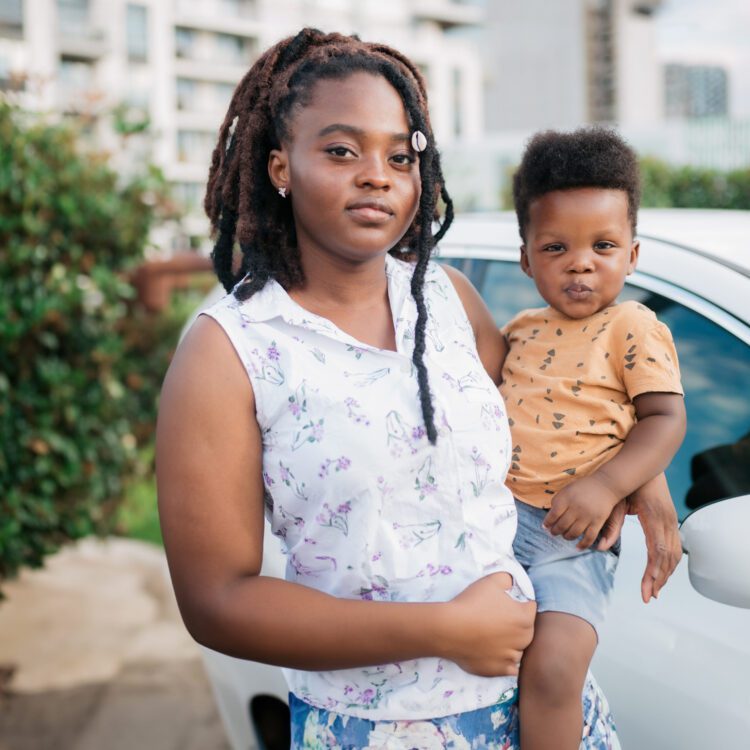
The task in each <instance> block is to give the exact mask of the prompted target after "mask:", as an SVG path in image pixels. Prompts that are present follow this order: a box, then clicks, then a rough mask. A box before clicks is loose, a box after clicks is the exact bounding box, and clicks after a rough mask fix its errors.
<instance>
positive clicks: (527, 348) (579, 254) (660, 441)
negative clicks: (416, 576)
mask: <svg viewBox="0 0 750 750" xmlns="http://www.w3.org/2000/svg"><path fill="white" fill-rule="evenodd" d="M513 193H514V198H515V206H516V213H517V215H518V222H519V229H520V234H521V239H522V241H523V244H522V245H521V268H522V269H523V271H524V272H525V273H526V274H527V275H528V276H530V277H531V278H532V279H533V280H534V282H535V284H536V287H537V289H538V290H539V293H540V294H541V296H542V297H543V298H544V300H545V302H547V304H548V305H549V306H548V307H545V308H540V309H535V310H525V311H523V312H521V313H520V314H519V315H517V316H516V317H515V318H514V319H513V320H512V321H511V322H510V323H508V325H507V326H506V327H505V328H504V329H503V333H504V334H505V338H506V342H507V353H506V357H505V364H504V367H503V383H502V385H501V392H502V394H503V397H504V399H505V402H506V406H507V409H508V416H509V417H510V424H511V431H512V434H513V445H514V449H513V458H512V465H511V469H510V471H509V473H508V480H507V481H508V485H509V487H510V488H511V489H512V490H513V493H514V495H515V497H516V501H517V502H516V505H517V508H518V531H517V535H516V540H515V543H514V549H515V552H516V556H517V557H518V559H519V560H520V562H521V563H522V564H523V565H524V566H525V567H526V568H527V570H528V573H529V575H530V577H531V579H532V581H533V583H534V588H535V590H536V593H537V603H538V614H537V618H536V623H535V635H534V640H533V642H532V644H531V645H530V646H529V648H528V649H527V650H526V652H525V653H524V658H523V661H522V664H521V672H520V682H519V684H520V720H521V746H522V748H523V750H549V748H555V749H556V750H567V749H570V750H573V749H574V748H578V747H579V744H580V742H581V728H582V706H581V691H582V689H583V685H584V680H585V677H586V673H587V670H588V667H589V663H590V661H591V657H592V656H593V653H594V649H595V648H596V644H597V634H598V630H599V627H600V625H601V623H602V621H603V618H604V613H605V610H606V605H607V601H608V598H609V593H610V590H611V588H612V583H613V578H614V572H615V568H616V566H617V554H618V552H619V549H614V548H613V551H606V552H605V551H598V550H596V549H595V548H593V547H592V545H593V544H594V543H595V542H596V540H597V537H598V536H599V533H600V531H601V529H602V526H603V524H604V522H605V521H606V519H607V517H608V516H609V514H610V512H611V511H612V509H613V508H614V506H615V505H616V504H617V503H618V502H619V501H620V500H621V499H623V498H625V497H627V496H628V495H629V494H630V493H631V492H633V491H634V490H635V489H637V488H638V487H640V486H641V485H643V484H645V483H646V482H647V481H649V480H651V479H652V478H653V477H655V476H657V475H658V474H660V473H661V472H662V471H663V470H664V469H665V468H666V467H667V465H668V464H669V462H670V460H671V459H672V457H673V456H674V454H675V453H676V451H677V449H678V448H679V446H680V443H681V442H682V439H683V437H684V433H685V410H684V406H683V399H682V387H681V385H680V376H679V370H678V364H677V355H676V353H675V350H674V345H673V343H672V337H671V335H670V333H669V330H668V329H667V328H666V326H664V325H663V324H662V323H660V322H658V321H657V319H656V316H655V315H654V313H653V312H651V311H650V310H649V309H647V308H646V307H644V306H643V305H641V304H639V303H637V302H623V303H619V304H618V302H617V296H618V294H620V292H621V290H622V288H623V285H624V283H625V277H626V276H628V274H630V273H632V272H633V270H634V269H635V266H636V262H637V260H638V251H639V243H638V241H637V240H636V239H635V228H636V214H637V209H638V198H639V175H638V166H637V160H636V157H635V154H634V153H633V151H632V150H631V149H630V148H629V147H628V146H627V144H625V143H624V142H623V141H622V139H621V138H620V137H619V136H618V135H617V134H615V133H614V132H613V131H610V130H606V129H603V128H584V129H581V130H577V131H575V132H573V133H558V132H552V131H550V132H545V133H540V134H538V135H536V136H535V137H534V138H533V139H532V140H531V142H530V143H529V145H528V147H527V149H526V152H525V154H524V157H523V160H522V162H521V166H520V168H519V169H518V172H517V173H516V175H515V178H514V184H513ZM549 530H552V531H553V532H555V534H556V536H553V535H552V534H551V533H550V531H549Z"/></svg>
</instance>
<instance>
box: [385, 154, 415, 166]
mask: <svg viewBox="0 0 750 750" xmlns="http://www.w3.org/2000/svg"><path fill="white" fill-rule="evenodd" d="M391 159H392V160H393V161H394V162H395V163H396V164H399V165H410V164H414V162H415V161H416V160H417V159H416V157H415V156H412V155H411V154H406V153H404V154H395V155H394V156H392V157H391Z"/></svg>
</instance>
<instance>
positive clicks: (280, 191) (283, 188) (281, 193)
mask: <svg viewBox="0 0 750 750" xmlns="http://www.w3.org/2000/svg"><path fill="white" fill-rule="evenodd" d="M278 192H279V195H280V196H281V197H282V198H286V188H285V187H280V188H279V189H278Z"/></svg>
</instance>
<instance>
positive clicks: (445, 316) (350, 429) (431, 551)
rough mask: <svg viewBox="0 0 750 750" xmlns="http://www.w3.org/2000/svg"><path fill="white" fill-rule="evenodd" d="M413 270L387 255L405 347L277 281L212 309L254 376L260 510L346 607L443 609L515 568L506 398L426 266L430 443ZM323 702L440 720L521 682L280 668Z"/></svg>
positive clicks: (296, 559) (431, 667)
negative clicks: (328, 315) (317, 310)
mask: <svg viewBox="0 0 750 750" xmlns="http://www.w3.org/2000/svg"><path fill="white" fill-rule="evenodd" d="M412 269H413V266H412V265H411V264H409V263H405V262H402V261H399V260H396V259H394V258H392V257H391V256H388V257H387V261H386V275H387V280H388V295H389V300H390V305H391V311H392V314H393V323H394V326H395V331H396V346H397V351H395V352H393V351H386V350H381V349H377V348H375V347H373V346H368V345H367V344H364V343H362V342H360V341H358V340H356V339H354V338H353V337H352V336H350V335H348V334H347V333H344V332H343V331H341V330H340V329H339V328H337V327H336V326H335V325H334V324H333V323H332V322H330V321H329V320H327V319H325V318H322V317H320V316H317V315H315V314H313V313H310V312H308V311H307V310H305V309H303V308H302V307H300V306H299V305H298V304H297V303H295V302H294V301H293V300H292V299H291V298H290V297H289V295H288V294H287V293H286V292H285V291H284V289H283V288H282V287H281V286H280V285H279V284H278V283H276V282H274V281H271V282H269V283H268V284H267V285H266V286H265V287H264V288H263V289H262V290H261V291H260V292H258V293H257V294H255V295H254V296H253V297H251V298H250V299H249V300H247V301H245V302H238V301H237V300H236V299H235V298H234V297H233V296H232V295H228V296H227V297H225V298H224V299H223V300H221V301H220V302H218V303H217V304H216V305H214V306H213V307H211V308H209V309H208V310H206V311H205V313H206V314H208V315H210V316H211V317H212V318H214V319H215V320H216V321H217V322H218V323H219V325H221V326H222V328H223V329H224V331H225V332H226V334H227V336H228V337H229V339H230V340H231V342H232V344H233V345H234V348H235V349H236V351H237V354H238V355H239V358H240V360H241V361H242V363H243V365H244V366H245V369H246V371H247V374H248V377H249V378H250V382H251V383H252V387H253V391H254V393H255V403H256V417H257V420H258V423H259V425H260V428H261V431H262V436H263V478H264V482H265V487H266V513H267V518H268V520H269V522H270V524H271V527H272V529H273V533H274V534H276V535H277V536H279V537H281V539H282V541H283V544H282V546H283V547H284V548H285V551H286V555H287V569H286V577H287V579H288V580H290V581H295V582H296V583H300V584H304V585H305V586H310V587H312V588H315V589H318V590H320V591H324V592H326V593H328V594H332V595H334V596H338V597H344V598H352V599H355V598H359V599H370V600H374V601H399V602H439V601H446V600H448V599H451V598H452V597H453V596H455V595H456V594H458V593H460V592H461V591H462V590H463V589H464V588H465V587H466V586H467V585H469V584H470V583H472V582H474V581H476V580H477V579H478V578H480V577H482V576H484V575H487V574H489V573H493V572H497V571H507V572H509V573H511V574H512V575H513V577H514V579H515V581H516V584H517V586H518V587H519V589H520V593H521V594H522V595H525V596H526V597H528V598H533V593H532V587H531V584H530V582H529V581H528V578H527V577H526V574H525V572H524V571H523V569H522V568H521V566H520V565H519V564H518V563H517V561H516V560H515V558H514V557H513V552H512V546H511V545H512V542H513V536H514V534H515V530H516V511H515V506H514V501H513V497H512V495H511V493H510V492H509V491H508V489H507V488H506V487H505V484H504V481H505V475H506V472H507V470H508V465H509V459H510V456H511V443H510V433H509V430H508V420H507V417H506V414H505V409H504V405H503V401H502V398H501V396H500V394H499V393H498V390H497V388H496V387H495V385H494V383H493V382H492V380H491V379H490V377H489V376H488V375H487V374H486V372H485V371H484V369H483V367H482V364H481V362H480V361H479V358H478V356H477V351H476V345H475V342H474V336H473V331H472V328H471V325H470V323H469V321H468V319H467V317H466V313H465V311H464V308H463V305H462V303H461V301H460V299H459V298H458V295H457V294H456V291H455V289H454V287H453V284H452V283H451V281H450V279H449V278H448V276H447V275H446V273H445V271H443V270H442V269H441V268H440V267H439V266H437V265H435V264H433V263H431V264H430V266H429V269H428V272H427V275H426V279H425V287H424V289H425V292H424V293H425V302H426V305H427V308H428V311H429V320H428V323H427V329H426V332H427V345H426V351H425V356H424V361H425V364H426V366H427V370H428V373H429V378H430V389H431V391H432V394H433V404H434V406H435V415H436V418H435V423H436V427H437V430H438V440H437V445H435V446H431V445H430V444H429V441H428V440H427V437H426V434H425V429H424V423H423V420H422V412H421V407H420V402H419V392H418V386H417V378H416V370H415V368H414V367H413V366H412V362H411V357H412V351H413V346H414V325H415V322H416V319H417V311H416V305H415V303H414V300H413V298H412V296H411V292H410V280H411V274H412ZM285 673H286V676H287V680H288V682H289V686H290V689H291V690H292V692H294V694H295V695H297V696H298V697H299V698H301V699H302V700H305V701H307V702H308V703H311V704H312V705H314V706H317V707H320V708H325V709H328V710H332V711H336V712H339V713H343V714H349V715H353V716H359V717H364V718H368V719H373V720H376V719H391V720H396V719H420V718H430V717H439V716H444V715H448V714H453V713H459V712H463V711H471V710H474V709H477V708H482V707H485V706H489V705H492V704H493V703H495V702H497V701H498V700H499V699H500V698H501V696H502V695H503V694H504V693H506V692H507V691H508V690H512V689H513V688H514V687H515V684H516V680H515V678H513V677H498V678H484V677H476V676H474V675H470V674H467V673H466V672H464V671H463V670H461V669H460V668H459V667H458V666H457V665H456V664H454V663H453V662H450V661H447V660H444V659H438V658H424V659H416V660H412V661H403V662H399V663H393V664H384V665H382V666H378V667H365V668H357V669H341V670H334V671H328V672H307V671H301V670H285Z"/></svg>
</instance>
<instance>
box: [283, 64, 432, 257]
mask: <svg viewBox="0 0 750 750" xmlns="http://www.w3.org/2000/svg"><path fill="white" fill-rule="evenodd" d="M410 141H411V133H410V132H409V125H408V120H407V117H406V111H405V110H404V105H403V103H402V101H401V97H400V96H399V95H398V93H397V92H396V90H395V89H394V88H393V86H391V84H390V83H388V81H387V80H386V79H385V78H383V77H382V76H378V75H374V74H371V73H363V72H357V73H352V75H350V76H348V77H347V78H344V79H330V80H327V79H323V80H320V81H318V82H317V83H316V84H315V86H314V89H313V92H312V97H311V100H310V103H309V104H308V105H306V106H305V107H303V108H301V109H299V110H297V112H296V114H295V115H294V117H293V120H292V123H291V137H290V142H289V143H286V144H284V145H283V146H282V148H281V149H278V150H275V151H272V152H271V155H270V158H269V175H270V177H271V181H272V182H273V184H274V185H275V186H276V187H280V186H284V187H286V188H287V191H288V195H289V197H288V198H287V200H290V199H291V201H292V212H293V215H294V222H295V228H296V231H297V242H298V245H299V248H300V253H301V254H302V256H303V258H304V257H305V256H308V257H309V255H310V254H311V253H312V254H316V253H326V254H329V255H331V254H332V255H334V256H336V257H338V258H340V259H341V260H345V261H348V262H362V261H367V260H370V259H372V258H374V257H377V256H380V255H383V254H385V253H386V252H387V251H388V250H389V249H391V248H392V247H393V246H394V245H397V244H398V241H399V240H400V239H401V237H403V235H404V233H405V232H406V230H407V229H408V228H409V226H410V224H411V223H412V221H413V220H414V216H415V214H416V211H417V208H418V205H419V196H420V180H419V162H418V158H419V157H418V155H417V154H416V153H415V152H414V151H413V150H412V149H411V146H410ZM279 200H283V198H279Z"/></svg>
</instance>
